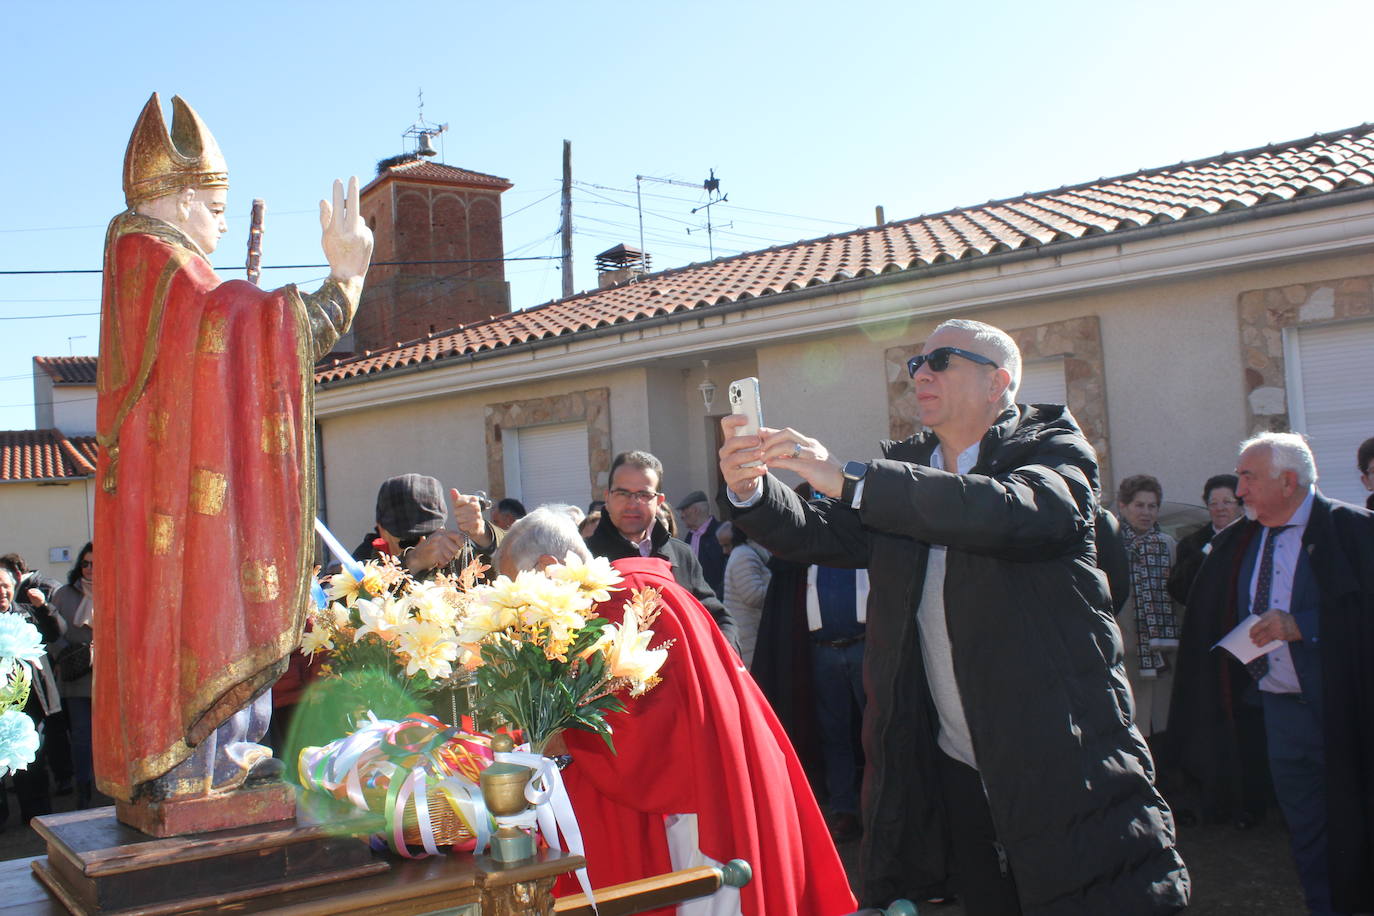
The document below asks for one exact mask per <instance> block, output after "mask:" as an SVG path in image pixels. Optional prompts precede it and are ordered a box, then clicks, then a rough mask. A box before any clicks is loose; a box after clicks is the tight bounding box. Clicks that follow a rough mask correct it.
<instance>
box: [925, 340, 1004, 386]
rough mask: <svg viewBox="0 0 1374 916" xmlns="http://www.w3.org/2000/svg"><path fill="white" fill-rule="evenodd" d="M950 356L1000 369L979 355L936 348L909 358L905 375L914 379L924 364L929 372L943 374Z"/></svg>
mask: <svg viewBox="0 0 1374 916" xmlns="http://www.w3.org/2000/svg"><path fill="white" fill-rule="evenodd" d="M951 356H962V357H963V358H964V359H967V360H969V361H971V362H975V363H978V364H979V365H980V366H991V367H992V368H994V369H1000V368H1002V367H1001V366H999V365H997V364H996V363H995V362H993V361H992V360H990V359H988V358H987V357H986V356H984V355H982V354H981V353H972V352H970V351H968V350H960V349H959V348H958V347H936V348H935V349H934V350H931V351H930V352H929V353H917V354H916V355H915V356H913V357H911V359H909V360H907V361H906V371H907V374H909V375H910V376H911V377H912V378H915V377H916V373H917V372H919V371H921V367H922V366H924V365H925V364H926V363H929V364H930V371H931V372H944V371H945V370H946V369H948V368H949V358H950V357H951Z"/></svg>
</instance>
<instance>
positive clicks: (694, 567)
mask: <svg viewBox="0 0 1374 916" xmlns="http://www.w3.org/2000/svg"><path fill="white" fill-rule="evenodd" d="M585 540H586V542H587V549H588V550H590V551H591V552H592V553H594V554H596V555H597V556H598V557H605V558H606V559H608V560H623V559H625V558H626V557H637V556H639V551H638V550H637V549H636V548H635V546H634V545H633V544H631V543H630V542H629V541H627V540H625V536H624V535H622V534H621V533H620V532H619V531H617V530H616V528H615V525H614V524H612V523H611V516H610V514H609V513H602V515H601V521H600V523H598V524H597V526H596V530H595V531H593V532H592V534H591V537H589V538H585ZM649 540H650V541H651V542H652V543H653V545H654V546H653V553H652V554H651V556H655V557H659V558H661V559H664V560H667V561H668V565H669V566H671V567H672V568H673V578H674V579H676V580H677V584H678V585H681V586H682V587H683V588H685V589H687V591H689V592H691V593H692V595H693V597H695V598H696V599H697V600H698V601H700V602H701V606H702V607H704V608H706V612H707V613H708V614H710V615H711V617H712V619H713V620H715V622H716V626H718V627H720V632H721V633H723V634H725V639H726V641H728V642H729V643H730V645H731V646H733V647H734V649H735V651H736V652H738V651H739V634H738V633H736V631H735V618H733V617H731V616H730V612H729V611H727V610H726V609H725V605H724V604H723V603H721V600H720V597H719V596H718V595H717V594H716V593H715V592H714V591H713V590H712V589H711V586H710V585H709V584H708V583H707V582H706V576H705V575H704V574H703V573H702V571H701V563H700V562H698V560H697V558H696V555H695V554H694V553H692V545H691V544H688V543H687V542H686V541H680V540H678V539H677V538H675V537H673V536H672V535H671V534H669V533H668V529H667V528H665V527H664V525H663V523H662V522H659V521H655V522H654V530H653V533H652V534H650V535H649Z"/></svg>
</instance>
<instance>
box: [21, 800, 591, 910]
mask: <svg viewBox="0 0 1374 916" xmlns="http://www.w3.org/2000/svg"><path fill="white" fill-rule="evenodd" d="M33 827H34V829H35V830H36V831H37V832H38V833H39V834H40V835H41V836H42V837H43V838H44V840H46V841H47V844H48V854H47V855H46V856H36V857H33V858H30V859H13V860H10V861H8V862H3V863H0V916H18V914H25V916H40V914H41V916H60V914H65V913H74V914H79V916H96V914H101V916H164V914H165V916H170V914H174V913H177V914H205V916H208V914H212V913H214V914H226V913H236V914H249V913H281V914H285V913H290V914H293V916H346V914H359V916H361V914H364V913H366V914H394V916H402V914H429V913H444V914H454V916H479V914H480V916H516V914H547V913H552V912H553V897H552V887H553V882H554V880H555V879H556V878H557V877H558V875H560V874H563V873H564V872H569V871H572V870H573V869H575V868H578V867H580V866H581V865H582V864H583V860H582V859H581V857H579V856H571V855H567V854H564V853H558V852H551V851H548V850H543V851H541V853H540V854H539V855H538V856H537V857H536V858H534V859H532V860H527V861H525V862H522V863H518V864H515V865H510V866H504V865H501V864H500V863H497V862H495V861H493V860H491V859H489V858H487V857H486V856H473V855H470V854H464V853H459V854H454V855H448V856H437V857H433V858H428V859H420V860H399V859H397V858H395V857H392V856H384V855H382V854H378V853H374V852H373V851H372V850H371V849H370V848H369V847H368V845H367V841H366V838H365V834H367V833H371V832H375V831H376V829H377V827H378V824H377V820H376V818H373V817H365V818H357V819H355V820H353V821H344V822H332V823H300V822H298V820H291V821H282V822H278V823H275V824H261V825H258V826H255V827H240V828H235V829H232V830H221V831H215V832H211V833H199V834H191V835H187V836H178V837H166V838H158V837H151V836H148V835H147V834H144V833H141V832H139V831H137V830H134V829H133V828H131V827H128V826H126V825H124V824H121V823H119V822H118V821H117V820H116V819H115V809H114V808H112V807H110V808H94V809H90V810H87V811H75V812H72V813H69V814H56V815H49V816H46V817H41V818H35V819H34V821H33Z"/></svg>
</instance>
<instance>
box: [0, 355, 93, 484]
mask: <svg viewBox="0 0 1374 916" xmlns="http://www.w3.org/2000/svg"><path fill="white" fill-rule="evenodd" d="M91 361H92V362H94V357H92V358H91ZM95 460H96V445H95V436H64V435H62V434H61V433H60V432H58V431H57V430H55V429H17V430H4V431H0V482H12V481H20V480H61V479H63V478H81V477H90V476H92V475H93V474H95Z"/></svg>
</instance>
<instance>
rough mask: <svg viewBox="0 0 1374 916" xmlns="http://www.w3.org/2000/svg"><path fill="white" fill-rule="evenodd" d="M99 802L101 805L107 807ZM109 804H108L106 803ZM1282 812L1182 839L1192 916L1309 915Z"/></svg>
mask: <svg viewBox="0 0 1374 916" xmlns="http://www.w3.org/2000/svg"><path fill="white" fill-rule="evenodd" d="M54 801H55V802H56V803H57V804H56V807H57V809H58V810H59V811H69V810H71V808H72V806H73V804H74V802H75V799H74V797H73V796H71V795H68V796H66V797H64V798H57V799H54ZM101 801H102V800H101V799H99V798H98V799H97V803H101ZM105 801H106V803H108V800H105ZM1279 820H1280V819H1279V818H1278V817H1277V812H1274V813H1273V814H1271V816H1270V818H1269V820H1268V822H1267V823H1265V824H1264V825H1263V826H1261V827H1258V828H1256V829H1255V830H1251V831H1248V832H1244V833H1242V832H1239V831H1237V830H1234V829H1232V828H1231V827H1229V826H1226V827H1206V826H1199V827H1191V828H1185V829H1184V830H1182V831H1181V833H1180V839H1179V845H1180V847H1181V848H1182V851H1183V858H1184V860H1185V861H1186V862H1187V863H1188V866H1189V869H1190V871H1191V873H1192V876H1193V905H1192V906H1191V907H1190V908H1189V910H1188V912H1189V913H1192V914H1198V916H1202V914H1208V916H1211V914H1218V916H1222V914H1224V916H1232V914H1235V916H1241V914H1244V916H1293V914H1300V913H1302V912H1304V907H1303V905H1302V896H1301V893H1300V891H1299V890H1298V879H1297V875H1296V873H1295V872H1294V871H1293V861H1292V858H1291V857H1290V856H1289V854H1288V834H1287V832H1286V831H1285V830H1284V828H1283V826H1282V825H1281V824H1280V823H1279ZM43 851H44V850H43V844H42V842H41V841H40V840H39V838H38V836H37V834H35V833H34V832H33V831H32V830H29V829H27V828H26V827H24V826H23V825H21V824H20V823H19V804H18V802H17V800H16V799H15V797H14V793H13V792H12V791H11V792H10V794H9V818H8V820H7V821H6V822H5V824H4V827H3V830H0V860H3V859H17V858H21V857H24V856H35V855H39V854H41V853H42V852H43ZM858 852H859V844H858V843H857V842H855V843H847V844H845V845H844V846H842V847H841V848H840V855H841V857H842V858H843V859H844V862H845V867H846V868H848V869H849V870H850V874H851V875H854V874H856V864H857V860H858ZM918 907H919V910H920V912H921V916H964V910H963V908H962V907H960V906H959V905H958V903H957V902H956V903H951V904H945V905H939V906H937V905H930V904H924V903H921V902H919V901H918Z"/></svg>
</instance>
